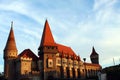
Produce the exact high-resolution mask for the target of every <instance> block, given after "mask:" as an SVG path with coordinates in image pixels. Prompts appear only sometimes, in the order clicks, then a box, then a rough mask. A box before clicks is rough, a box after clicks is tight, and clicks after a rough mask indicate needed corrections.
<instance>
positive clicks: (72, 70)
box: [3, 20, 101, 80]
mask: <svg viewBox="0 0 120 80" xmlns="http://www.w3.org/2000/svg"><path fill="white" fill-rule="evenodd" d="M23 44H24V43H23ZM3 58H4V77H5V79H6V80H62V79H64V80H73V79H78V80H79V79H81V78H90V77H95V76H97V72H99V71H100V70H101V66H100V64H99V54H98V53H97V52H96V51H95V49H94V47H93V49H92V52H91V54H90V59H91V63H87V62H86V59H85V58H84V59H83V60H81V58H80V56H79V55H77V54H76V53H75V52H74V51H73V50H72V49H71V48H70V47H68V46H65V45H62V44H59V43H56V42H55V40H54V38H53V35H52V32H51V29H50V26H49V24H48V21H47V20H46V22H45V25H44V30H43V34H42V38H41V43H40V45H39V47H38V56H37V55H35V53H33V52H32V51H31V50H30V49H25V50H24V51H23V52H21V53H19V54H18V50H17V46H16V42H15V37H14V31H13V23H11V29H10V33H9V36H8V40H7V43H6V46H5V48H4V56H3Z"/></svg>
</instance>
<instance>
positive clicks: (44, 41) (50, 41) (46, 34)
mask: <svg viewBox="0 0 120 80" xmlns="http://www.w3.org/2000/svg"><path fill="white" fill-rule="evenodd" d="M46 45H48V46H49V45H52V46H55V41H54V38H53V36H52V32H51V30H50V27H49V24H48V21H47V20H46V22H45V25H44V30H43V34H42V38H41V44H40V46H46Z"/></svg>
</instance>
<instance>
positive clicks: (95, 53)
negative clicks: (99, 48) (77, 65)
mask: <svg viewBox="0 0 120 80" xmlns="http://www.w3.org/2000/svg"><path fill="white" fill-rule="evenodd" d="M92 55H98V53H97V52H96V51H95V48H94V46H93V48H92V53H91V55H90V56H92Z"/></svg>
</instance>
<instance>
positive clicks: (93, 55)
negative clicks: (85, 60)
mask: <svg viewBox="0 0 120 80" xmlns="http://www.w3.org/2000/svg"><path fill="white" fill-rule="evenodd" d="M90 59H91V62H92V63H93V64H99V54H98V53H97V52H96V51H95V49H94V47H93V49H92V53H91V55H90Z"/></svg>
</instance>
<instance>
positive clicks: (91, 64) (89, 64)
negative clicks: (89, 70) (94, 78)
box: [85, 63, 101, 67]
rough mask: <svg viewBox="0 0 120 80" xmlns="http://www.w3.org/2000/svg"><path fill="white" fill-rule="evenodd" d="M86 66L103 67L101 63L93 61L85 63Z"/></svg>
mask: <svg viewBox="0 0 120 80" xmlns="http://www.w3.org/2000/svg"><path fill="white" fill-rule="evenodd" d="M85 65H86V66H96V67H101V66H100V65H99V64H93V63H85Z"/></svg>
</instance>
